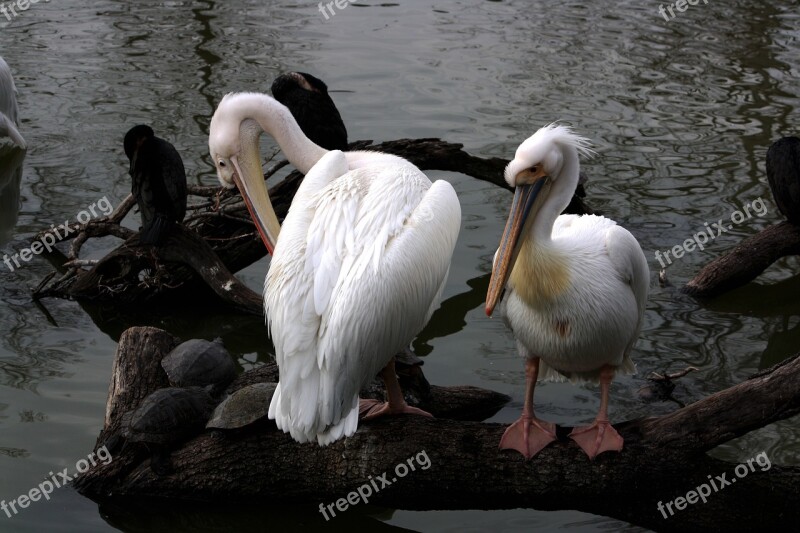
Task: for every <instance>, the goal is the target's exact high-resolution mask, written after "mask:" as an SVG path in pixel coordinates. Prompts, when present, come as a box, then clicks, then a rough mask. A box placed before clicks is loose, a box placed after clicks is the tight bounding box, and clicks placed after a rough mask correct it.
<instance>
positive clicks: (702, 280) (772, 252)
mask: <svg viewBox="0 0 800 533" xmlns="http://www.w3.org/2000/svg"><path fill="white" fill-rule="evenodd" d="M798 254H800V226H796V225H794V224H792V223H791V222H781V223H779V224H775V225H773V226H769V227H768V228H765V229H764V230H762V231H761V232H759V233H757V234H755V235H753V236H752V237H749V238H747V239H745V240H744V241H742V242H741V243H739V245H738V246H736V248H734V249H733V250H731V251H730V252H728V253H727V254H725V255H723V256H722V257H718V258H717V259H715V260H714V261H712V262H711V263H709V264H708V265H706V266H705V267H704V268H703V269H702V270H701V271H700V272H699V273H698V274H697V275H696V276H695V277H694V278H692V280H691V281H689V283H687V284H686V286H684V287H683V288H682V289H681V290H682V291H683V292H685V293H686V294H689V295H691V296H696V297H713V296H718V295H720V294H722V293H724V292H726V291H729V290H731V289H735V288H736V287H740V286H742V285H745V284H746V283H748V282H750V281H752V280H754V279H755V278H757V277H758V276H759V274H761V273H762V272H763V271H764V270H766V268H767V267H768V266H770V265H771V264H772V263H774V262H775V261H777V260H778V259H780V258H781V257H785V256H787V255H798Z"/></svg>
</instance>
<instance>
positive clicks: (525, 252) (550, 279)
mask: <svg viewBox="0 0 800 533" xmlns="http://www.w3.org/2000/svg"><path fill="white" fill-rule="evenodd" d="M590 153H591V150H590V148H589V141H588V139H586V138H584V137H580V136H578V135H576V134H575V133H573V132H572V130H570V129H569V128H567V127H565V126H557V125H554V124H551V125H549V126H545V127H543V128H541V129H540V130H539V131H537V132H536V133H535V134H534V135H533V136H531V137H530V138H529V139H527V140H526V141H524V142H523V143H522V144H521V145H520V146H519V148H518V149H517V152H516V154H515V157H514V159H513V160H512V161H511V162H510V163H509V164H508V167H506V171H505V178H506V181H507V182H508V184H509V185H511V186H513V187H514V200H513V202H512V205H511V212H510V214H509V217H508V222H507V224H506V229H505V231H504V233H503V236H502V238H501V241H500V247H499V248H498V250H497V254H496V255H495V259H494V264H493V267H492V277H491V280H490V281H489V289H488V291H487V296H486V314H487V315H489V316H491V314H492V312H493V311H494V308H495V306H496V305H497V303H498V302H499V301H500V298H501V297H502V295H503V293H504V291H505V292H506V293H507V294H506V297H505V303H506V308H505V315H506V318H507V320H508V323H509V325H510V326H511V329H512V330H513V331H514V336H515V337H516V339H517V347H518V349H519V351H520V355H523V356H524V357H525V378H526V385H527V386H526V392H525V404H524V407H523V412H522V416H521V417H520V419H519V420H518V421H517V422H515V423H513V424H512V425H511V426H510V427H509V428H508V429H507V430H506V432H505V434H504V435H503V438H502V439H501V441H500V447H501V448H503V449H513V450H517V451H519V452H520V453H522V454H523V455H524V456H525V457H526V458H528V459H530V458H531V457H532V456H534V455H536V454H537V453H538V452H539V451H540V450H541V449H542V448H544V447H545V446H547V445H548V444H549V443H551V442H552V441H554V440H556V432H555V429H556V428H555V425H554V424H553V423H552V422H547V421H544V420H541V419H539V418H537V417H536V415H535V414H534V403H533V395H534V389H535V386H536V381H537V380H538V379H539V377H541V378H542V379H544V380H548V379H549V380H556V381H560V380H564V379H569V380H571V381H593V382H597V381H599V382H600V392H601V400H600V409H599V411H598V413H597V416H596V418H595V420H594V422H593V423H592V424H590V425H588V426H584V427H581V428H575V429H574V430H573V431H572V433H571V434H570V437H571V438H572V440H574V441H575V442H576V443H577V444H578V445H579V446H580V447H581V448H582V449H583V450H584V451H585V452H586V454H587V455H588V456H589V457H590V458H594V457H595V456H596V455H597V454H599V453H601V452H603V451H607V450H617V451H619V450H621V449H622V445H623V439H622V437H621V436H620V435H619V433H617V431H616V430H615V429H614V427H613V426H612V425H611V423H610V422H609V419H608V396H609V388H610V385H611V381H612V379H613V377H614V375H615V374H616V373H631V372H632V371H633V370H634V366H633V361H632V360H631V357H630V355H631V350H632V348H633V346H634V344H635V343H636V339H637V337H638V336H639V331H640V330H641V328H642V317H643V315H644V311H645V305H646V302H647V291H648V284H649V278H650V275H649V269H648V267H647V260H646V258H645V256H644V253H643V252H642V248H641V246H639V243H638V242H637V240H636V238H635V237H634V236H633V235H631V234H630V233H629V232H628V231H627V230H625V229H624V228H622V227H621V226H618V225H617V224H616V222H614V221H613V220H611V219H608V218H605V217H599V216H596V215H584V216H577V215H561V216H559V213H561V212H562V211H563V210H564V207H565V206H566V205H567V204H568V203H569V200H570V198H571V197H572V195H573V192H574V191H575V186H576V185H577V183H578V176H579V173H580V161H579V155H580V154H583V155H588V154H590Z"/></svg>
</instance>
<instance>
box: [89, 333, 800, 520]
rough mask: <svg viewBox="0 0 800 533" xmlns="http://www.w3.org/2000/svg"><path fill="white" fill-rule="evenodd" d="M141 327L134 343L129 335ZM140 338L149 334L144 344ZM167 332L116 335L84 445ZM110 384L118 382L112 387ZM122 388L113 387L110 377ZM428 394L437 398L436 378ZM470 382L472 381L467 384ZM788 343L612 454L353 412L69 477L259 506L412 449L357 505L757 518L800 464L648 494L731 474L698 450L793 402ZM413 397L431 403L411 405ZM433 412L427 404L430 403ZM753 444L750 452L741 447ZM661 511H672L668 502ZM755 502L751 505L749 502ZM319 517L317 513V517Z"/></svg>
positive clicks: (787, 494)
mask: <svg viewBox="0 0 800 533" xmlns="http://www.w3.org/2000/svg"><path fill="white" fill-rule="evenodd" d="M140 337H146V341H138V340H136V339H137V338H140ZM148 343H149V344H148ZM173 343H174V340H173V339H172V337H171V336H169V335H168V334H166V333H164V332H161V331H159V330H155V329H153V328H132V329H130V330H128V331H127V332H126V333H125V334H124V335H123V339H122V340H121V341H120V347H119V350H118V352H117V356H116V357H117V360H118V361H122V362H115V366H114V368H115V370H114V371H115V373H117V372H120V373H124V374H131V375H130V376H116V375H115V376H114V380H113V383H112V387H111V390H110V394H109V405H112V404H113V408H109V409H108V410H107V413H108V416H107V419H106V423H105V429H104V431H103V432H102V433H101V435H100V438H99V439H98V446H100V445H102V444H103V443H106V442H109V439H111V438H112V437H113V436H114V434H115V432H116V431H118V429H119V422H118V420H119V417H120V416H121V414H122V413H123V411H125V410H130V409H133V408H134V407H136V405H137V404H138V402H139V401H141V398H142V397H143V396H144V395H145V394H146V393H149V392H151V391H153V390H155V389H156V388H158V387H159V386H162V385H159V384H160V383H163V379H162V377H160V376H159V372H160V369H159V368H158V365H157V361H159V360H160V358H161V357H162V356H163V355H164V354H165V353H166V350H167V349H168V348H169V347H170V346H171V345H172V344H173ZM273 372H274V369H269V368H267V369H263V370H262V369H257V370H253V371H250V372H248V373H246V374H244V375H243V376H241V377H240V378H239V379H238V380H237V382H235V383H234V385H233V386H232V388H236V387H240V386H243V385H244V384H246V383H248V382H254V381H258V380H260V379H267V378H271V377H274V374H272V373H273ZM117 383H130V384H131V385H129V386H128V387H119V386H117V385H116V384H117ZM133 384H135V389H136V391H137V392H136V395H135V397H134V396H132V395H131V394H130V393H128V396H125V397H123V398H122V399H120V397H121V394H120V393H119V392H118V390H119V389H120V388H122V389H124V390H132V386H133ZM442 390H443V391H444V392H443V395H444V396H443V397H441V398H439V399H436V400H433V401H434V402H436V404H438V403H439V402H442V403H444V404H445V405H442V406H440V408H441V407H444V412H446V409H447V406H446V402H448V401H449V399H450V398H451V397H452V396H449V391H450V389H449V388H446V389H442ZM478 390H480V389H478ZM798 398H800V354H798V355H797V356H795V357H793V358H792V359H791V360H789V361H786V362H784V363H782V364H781V365H778V366H776V367H774V368H772V369H768V370H766V371H764V372H762V373H760V374H759V375H757V376H754V377H753V378H751V379H748V380H746V381H745V382H743V383H740V384H738V385H735V386H734V387H731V388H730V389H727V390H725V391H721V392H719V393H717V394H715V395H712V396H710V397H708V398H705V399H703V400H701V401H699V402H697V403H695V404H693V405H691V406H689V407H686V408H684V409H680V410H678V411H676V412H674V413H671V414H669V415H666V416H662V417H656V418H648V419H645V420H633V421H629V422H625V423H622V424H618V425H617V426H616V427H617V429H618V430H619V431H620V433H621V434H622V436H623V437H624V438H625V449H624V450H623V451H622V452H621V453H605V454H602V455H600V456H599V457H598V458H597V459H595V460H594V461H590V460H588V459H587V458H586V456H585V455H584V454H583V452H582V451H581V450H580V449H579V448H578V447H577V446H576V445H575V444H574V443H572V442H571V441H570V440H569V439H567V438H566V435H567V433H568V432H569V429H570V428H566V427H560V428H559V430H558V435H559V442H556V443H554V444H553V445H551V446H549V447H547V448H546V449H545V450H543V451H542V452H541V453H540V454H539V455H537V456H536V457H534V458H533V459H532V460H531V461H527V462H526V461H525V460H524V459H523V458H522V456H521V455H519V454H517V453H513V452H509V451H501V450H498V447H497V444H498V442H499V440H500V437H501V435H502V434H503V431H504V430H505V427H504V426H503V425H500V424H487V423H479V422H469V421H457V420H452V419H448V418H446V417H445V416H444V415H442V414H440V415H439V416H437V418H436V419H425V418H422V417H414V416H405V417H393V418H387V419H384V420H379V421H376V422H374V423H369V424H361V425H360V427H359V429H358V431H357V432H356V434H355V435H354V436H353V437H350V438H348V439H344V440H341V441H338V442H336V443H334V444H332V445H330V446H327V447H324V448H320V447H318V446H316V445H315V444H304V445H300V444H297V443H295V442H294V441H292V440H291V438H290V437H289V436H288V435H285V434H283V433H281V432H279V431H277V429H276V428H275V427H274V425H273V424H272V423H269V424H267V423H264V424H256V425H255V426H253V427H251V428H249V429H246V430H240V431H238V432H228V433H214V432H203V433H201V434H200V435H197V436H196V437H194V438H192V439H191V440H189V441H188V442H187V443H185V444H184V445H181V446H179V448H178V449H177V450H175V451H174V452H173V453H172V464H173V468H174V473H172V474H169V475H167V476H158V475H156V474H155V473H153V471H152V470H151V469H150V467H149V461H148V459H147V458H146V456H143V455H142V454H141V453H138V454H135V453H133V452H128V451H125V450H123V451H122V452H120V453H118V454H117V455H115V458H114V461H113V462H111V463H110V464H108V465H103V464H100V465H98V466H97V467H94V468H92V469H91V470H89V471H88V472H87V473H86V474H84V475H83V476H81V477H80V478H79V479H78V480H77V481H76V487H77V489H78V490H79V491H80V492H81V493H83V494H85V495H87V496H89V497H91V498H93V499H96V500H100V501H103V502H109V501H113V500H115V499H125V500H132V499H133V500H135V499H139V498H156V497H157V498H161V499H165V498H166V499H174V500H192V501H205V502H214V503H220V502H231V503H233V502H235V503H247V502H253V503H258V502H264V501H270V502H271V503H272V504H280V503H298V502H309V503H311V504H313V506H314V507H316V505H318V504H319V503H328V502H336V501H337V500H338V499H339V498H343V497H345V498H346V497H347V495H348V493H350V492H351V491H354V490H356V489H357V488H358V487H359V486H361V485H363V484H364V483H367V482H368V478H369V476H372V477H373V478H375V477H376V476H379V475H381V474H382V473H383V472H387V473H389V476H388V477H389V479H391V478H392V477H393V475H394V474H393V473H394V472H395V471H394V468H395V465H397V464H399V463H404V462H406V460H407V459H408V458H409V457H412V456H415V455H416V454H419V453H421V452H423V451H424V452H425V454H426V455H427V457H428V458H429V459H430V464H431V466H430V468H428V469H425V470H422V469H417V470H415V471H413V472H410V473H409V474H408V475H407V477H406V478H404V479H397V480H396V481H395V482H393V483H392V484H391V486H389V487H387V488H386V489H385V490H382V491H380V492H378V493H376V494H374V495H373V496H372V498H371V499H370V503H375V504H378V505H384V506H388V507H392V508H398V509H417V510H428V509H507V508H516V507H523V508H536V509H543V510H554V509H577V510H581V511H586V512H591V513H596V514H602V515H607V516H612V517H616V518H619V519H622V520H627V521H630V522H633V523H635V524H638V525H641V526H644V527H649V528H653V529H658V530H664V531H669V530H672V531H687V530H691V531H704V530H709V529H713V530H725V529H731V530H745V529H758V530H770V529H773V528H777V529H780V528H785V525H786V524H787V523H796V522H797V520H798V519H800V490H798V489H799V488H800V469H798V468H797V467H781V466H777V465H772V466H771V468H770V469H769V470H767V471H761V470H760V469H759V468H755V469H753V470H751V471H749V472H748V474H747V475H746V476H745V477H741V478H738V479H737V482H736V483H735V485H731V486H728V487H725V488H723V489H721V490H718V491H715V492H713V494H711V495H710V496H708V499H707V503H700V502H698V503H696V504H695V505H690V506H689V507H688V508H686V509H684V510H678V511H677V512H675V511H673V512H674V515H672V516H670V515H668V516H667V518H664V516H662V514H661V512H660V511H659V510H658V508H657V505H658V503H659V502H664V503H667V502H671V501H672V500H673V499H674V498H676V497H678V496H685V495H686V493H687V492H688V491H690V490H693V489H695V487H697V486H699V485H700V484H702V483H707V482H708V480H709V476H717V475H721V474H723V473H726V476H727V478H728V479H731V478H732V477H736V476H735V474H734V467H735V466H736V465H734V464H731V463H727V462H724V461H719V460H716V459H712V458H709V457H708V456H707V455H706V454H705V453H704V452H705V450H708V449H710V448H712V447H714V446H716V445H717V444H719V443H721V442H725V441H727V440H729V439H731V438H734V437H736V436H738V435H741V434H744V433H746V432H747V431H749V430H752V429H756V428H758V427H762V426H764V425H766V424H768V423H771V422H774V421H777V420H781V419H785V418H788V417H790V416H793V415H795V414H796V413H797V412H798V402H800V400H798ZM422 405H423V406H424V407H434V408H435V407H436V405H425V404H422ZM440 413H441V411H440ZM758 452H760V450H756V451H754V453H753V456H755V455H756V454H757V453H758ZM673 509H675V508H674V507H673ZM754 509H757V510H758V511H757V512H753V510H754ZM320 520H321V519H320Z"/></svg>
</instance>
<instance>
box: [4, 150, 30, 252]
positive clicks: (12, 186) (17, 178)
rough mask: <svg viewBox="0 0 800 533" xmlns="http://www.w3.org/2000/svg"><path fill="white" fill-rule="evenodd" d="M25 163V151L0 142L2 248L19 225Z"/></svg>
mask: <svg viewBox="0 0 800 533" xmlns="http://www.w3.org/2000/svg"><path fill="white" fill-rule="evenodd" d="M23 161H25V150H23V149H22V148H19V147H17V146H15V145H11V144H9V143H2V142H0V246H2V245H4V244H5V243H7V242H8V241H9V240H10V239H11V234H12V232H13V230H14V226H16V225H17V215H18V213H19V208H20V199H19V187H20V185H21V183H22V163H23Z"/></svg>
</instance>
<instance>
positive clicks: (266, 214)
mask: <svg viewBox="0 0 800 533" xmlns="http://www.w3.org/2000/svg"><path fill="white" fill-rule="evenodd" d="M231 163H233V167H234V169H235V172H234V173H233V182H234V183H235V184H236V187H238V188H239V192H240V193H242V198H243V199H244V203H245V205H247V210H248V211H250V217H252V219H253V222H254V223H255V225H256V229H257V230H258V233H259V235H261V240H262V241H264V244H265V245H266V247H267V250H268V251H269V253H270V255H272V252H273V250H274V249H275V243H277V242H278V234H279V233H280V231H281V225H280V223H279V222H278V216H277V215H276V214H275V210H274V209H273V207H272V202H270V201H269V194H268V193H267V185H266V183H265V182H264V173H263V172H262V171H261V163H260V161H259V158H258V157H244V158H241V159H240V158H239V157H238V156H234V157H232V158H231Z"/></svg>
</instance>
